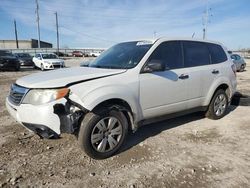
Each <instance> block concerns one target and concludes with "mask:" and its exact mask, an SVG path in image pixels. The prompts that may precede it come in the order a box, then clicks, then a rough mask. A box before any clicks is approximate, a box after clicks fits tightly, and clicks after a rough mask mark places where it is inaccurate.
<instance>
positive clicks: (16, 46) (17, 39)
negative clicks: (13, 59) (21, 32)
mask: <svg viewBox="0 0 250 188" xmlns="http://www.w3.org/2000/svg"><path fill="white" fill-rule="evenodd" d="M14 26H15V36H16V48H19V46H18V37H17V29H16V20H14Z"/></svg>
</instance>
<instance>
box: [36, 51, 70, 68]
mask: <svg viewBox="0 0 250 188" xmlns="http://www.w3.org/2000/svg"><path fill="white" fill-rule="evenodd" d="M33 62H34V64H35V67H37V68H40V69H41V70H42V71H43V70H49V69H55V68H63V67H65V64H64V61H63V60H62V59H59V57H58V56H57V55H56V54H53V53H37V54H36V55H35V56H34V57H33Z"/></svg>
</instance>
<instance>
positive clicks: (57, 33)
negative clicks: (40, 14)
mask: <svg viewBox="0 0 250 188" xmlns="http://www.w3.org/2000/svg"><path fill="white" fill-rule="evenodd" d="M55 15H56V38H57V55H59V32H58V18H57V12H55Z"/></svg>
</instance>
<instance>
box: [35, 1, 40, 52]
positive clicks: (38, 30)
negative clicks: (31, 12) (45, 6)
mask: <svg viewBox="0 0 250 188" xmlns="http://www.w3.org/2000/svg"><path fill="white" fill-rule="evenodd" d="M36 21H37V33H38V48H40V47H41V46H40V24H39V21H40V18H39V4H38V0H36Z"/></svg>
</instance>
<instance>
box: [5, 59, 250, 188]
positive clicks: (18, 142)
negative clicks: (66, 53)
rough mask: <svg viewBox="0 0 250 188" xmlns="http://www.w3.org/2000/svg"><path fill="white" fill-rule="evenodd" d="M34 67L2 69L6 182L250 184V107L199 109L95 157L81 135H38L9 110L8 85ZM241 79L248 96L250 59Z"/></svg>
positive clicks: (73, 62)
mask: <svg viewBox="0 0 250 188" xmlns="http://www.w3.org/2000/svg"><path fill="white" fill-rule="evenodd" d="M81 61H83V60H82V59H77V60H67V61H66V65H67V66H78V65H79V62H81ZM33 72H38V70H36V71H34V70H29V69H23V70H22V71H20V72H0V91H1V95H0V148H1V152H0V187H12V186H14V187H28V186H30V187H131V188H136V187H185V188H186V187H223V188H224V187H250V146H249V143H250V107H249V106H231V107H230V111H229V112H228V114H227V115H226V116H225V117H224V118H223V119H221V120H217V121H215V120H209V119H207V118H204V116H203V115H202V114H201V113H195V114H191V115H186V116H184V117H179V118H175V119H171V120H167V121H164V122H161V123H156V124H151V125H148V126H144V127H142V128H140V129H139V130H138V131H137V132H136V133H135V134H130V135H129V137H128V140H127V143H126V144H125V146H124V147H123V148H122V150H121V151H120V152H119V153H118V154H117V155H116V156H114V157H111V158H109V159H106V160H99V161H96V160H92V159H90V158H89V157H87V156H86V155H85V154H84V153H83V152H82V151H81V150H80V148H79V147H78V144H77V140H76V138H75V136H73V135H68V134H63V135H62V138H61V139H57V140H46V139H40V138H39V137H38V136H36V135H34V134H32V133H30V132H29V131H27V130H26V129H24V128H23V127H22V126H20V125H19V124H18V123H16V122H15V121H14V119H13V118H11V117H10V116H9V114H8V112H7V110H6V108H5V97H6V96H7V95H8V91H9V87H10V84H11V83H13V82H15V80H16V79H18V78H20V77H22V76H24V75H27V74H31V73H33ZM237 78H238V89H239V91H240V92H242V93H243V94H246V95H250V61H248V63H247V67H246V71H244V72H241V73H237Z"/></svg>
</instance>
